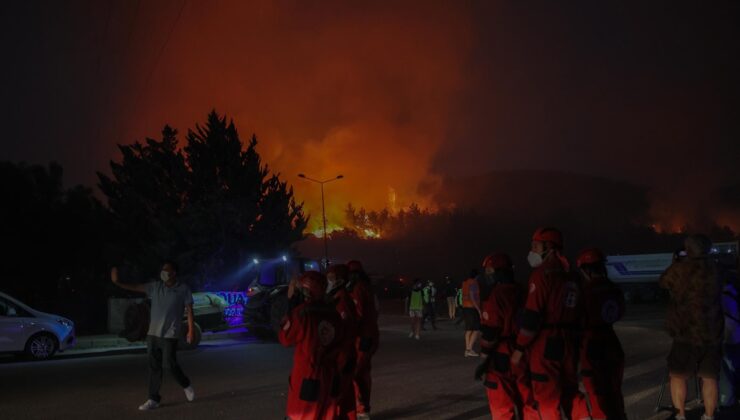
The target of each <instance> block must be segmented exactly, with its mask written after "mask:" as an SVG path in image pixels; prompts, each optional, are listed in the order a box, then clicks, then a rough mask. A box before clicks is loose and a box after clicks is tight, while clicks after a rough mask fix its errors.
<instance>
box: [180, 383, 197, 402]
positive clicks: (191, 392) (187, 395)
mask: <svg viewBox="0 0 740 420" xmlns="http://www.w3.org/2000/svg"><path fill="white" fill-rule="evenodd" d="M183 390H184V391H185V398H187V399H188V402H193V400H194V399H195V390H194V389H193V386H192V385H190V386H189V387H187V388H183Z"/></svg>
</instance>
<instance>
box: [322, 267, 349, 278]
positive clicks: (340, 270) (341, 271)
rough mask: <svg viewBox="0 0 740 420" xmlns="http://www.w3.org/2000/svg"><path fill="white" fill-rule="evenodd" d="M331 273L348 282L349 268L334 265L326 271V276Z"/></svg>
mask: <svg viewBox="0 0 740 420" xmlns="http://www.w3.org/2000/svg"><path fill="white" fill-rule="evenodd" d="M329 273H334V275H336V276H337V278H338V279H342V280H347V275H348V274H349V268H348V267H347V266H346V265H344V264H334V265H330V266H329V268H327V269H326V274H329Z"/></svg>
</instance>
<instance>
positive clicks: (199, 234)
mask: <svg viewBox="0 0 740 420" xmlns="http://www.w3.org/2000/svg"><path fill="white" fill-rule="evenodd" d="M177 134H178V133H177V131H176V130H174V129H172V128H171V127H169V126H166V127H165V128H164V130H163V131H162V138H161V140H154V139H147V140H146V142H145V143H143V144H142V143H138V142H137V143H134V144H133V145H126V146H119V149H120V150H121V154H122V160H121V161H120V162H111V173H112V176H110V177H109V176H107V175H104V174H98V176H99V178H100V189H101V191H103V193H104V194H105V196H106V197H107V199H108V208H109V209H110V212H111V214H112V216H113V218H114V222H115V226H116V228H117V232H118V233H117V235H116V236H117V238H118V239H117V242H118V243H120V244H121V245H122V246H121V253H122V256H123V259H124V260H125V261H126V262H127V263H128V264H129V265H131V266H132V267H133V268H134V272H135V273H138V274H137V275H139V276H144V275H145V274H143V273H152V272H155V273H156V272H157V269H158V266H159V264H160V263H161V261H162V260H163V259H174V260H175V261H177V262H178V263H179V265H180V266H181V268H180V269H181V271H182V272H183V273H186V274H187V275H188V277H189V280H190V283H191V284H193V285H194V286H196V287H197V286H199V285H202V284H204V283H206V282H208V283H218V281H219V279H221V278H224V277H227V276H229V275H230V274H231V273H233V272H234V271H235V270H237V269H238V267H239V266H240V264H243V263H244V262H245V261H248V260H251V259H252V258H253V257H254V256H255V255H259V256H273V255H275V254H276V253H278V252H284V251H286V250H288V249H289V248H290V246H291V244H293V243H294V242H296V241H298V240H300V239H301V238H302V237H303V230H304V228H305V227H306V223H307V219H306V217H305V216H304V214H303V210H302V204H298V203H296V201H295V199H294V197H293V189H292V187H289V186H288V185H287V184H286V183H285V182H283V181H281V180H280V178H279V174H272V173H271V172H270V170H269V168H268V166H267V165H265V164H263V163H262V160H261V158H260V156H259V154H258V153H257V139H256V137H254V136H252V138H251V139H250V141H249V142H248V143H247V144H244V143H243V142H242V141H241V140H240V138H239V134H238V133H237V130H236V127H235V126H234V124H233V122H227V119H226V117H220V116H219V115H218V114H216V112H215V111H214V112H211V113H210V114H209V115H208V119H207V122H206V124H205V125H204V126H200V125H196V127H195V129H194V130H189V131H188V134H187V135H186V136H185V145H184V147H183V148H182V149H179V148H178V144H179V143H178V138H177Z"/></svg>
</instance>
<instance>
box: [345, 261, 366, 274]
mask: <svg viewBox="0 0 740 420" xmlns="http://www.w3.org/2000/svg"><path fill="white" fill-rule="evenodd" d="M347 268H348V269H349V271H350V272H353V271H363V269H362V263H361V262H359V261H357V260H352V261H350V262H348V263H347Z"/></svg>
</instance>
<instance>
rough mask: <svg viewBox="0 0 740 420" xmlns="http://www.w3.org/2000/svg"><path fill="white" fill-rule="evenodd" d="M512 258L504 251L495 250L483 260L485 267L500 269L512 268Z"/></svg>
mask: <svg viewBox="0 0 740 420" xmlns="http://www.w3.org/2000/svg"><path fill="white" fill-rule="evenodd" d="M511 266H512V264H511V258H509V256H508V255H506V254H504V253H503V252H494V253H493V254H490V255H489V256H487V257H486V258H485V259H484V260H483V268H489V267H490V268H493V269H494V270H499V269H502V268H511Z"/></svg>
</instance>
